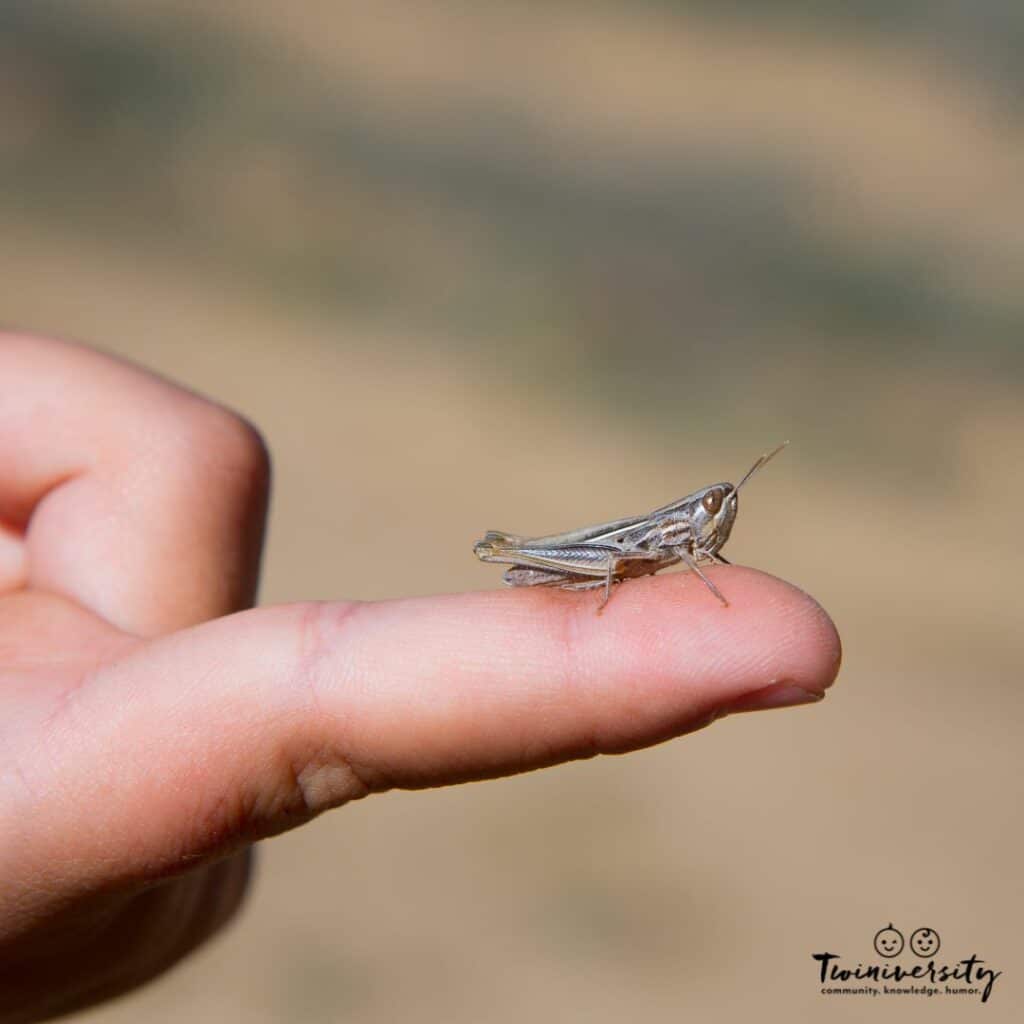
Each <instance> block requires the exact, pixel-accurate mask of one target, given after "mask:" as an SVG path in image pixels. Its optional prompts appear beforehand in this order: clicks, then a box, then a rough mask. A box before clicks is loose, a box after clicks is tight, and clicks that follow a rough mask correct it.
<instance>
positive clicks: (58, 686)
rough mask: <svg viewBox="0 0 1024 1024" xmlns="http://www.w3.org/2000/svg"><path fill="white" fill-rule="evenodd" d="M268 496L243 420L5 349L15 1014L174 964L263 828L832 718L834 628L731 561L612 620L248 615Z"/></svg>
mask: <svg viewBox="0 0 1024 1024" xmlns="http://www.w3.org/2000/svg"><path fill="white" fill-rule="evenodd" d="M339 465H341V466H343V465H344V453H343V452H342V453H339V452H337V450H336V448H334V447H332V449H331V451H330V452H329V453H327V452H325V454H324V472H337V471H338V469H339ZM268 486H269V460H268V456H267V454H266V448H265V446H264V444H263V443H262V441H261V439H260V437H259V435H258V434H257V432H256V431H255V429H254V428H253V427H251V426H250V425H249V424H247V423H246V422H244V421H243V420H241V419H240V418H238V417H237V416H235V415H234V414H232V413H230V412H228V411H226V410H224V409H223V408H221V407H219V406H217V405H214V404H212V403H210V402H208V401H206V400H204V399H202V398H199V397H198V396H196V395H194V394H192V393H190V392H188V391H186V390H184V389H182V388H180V387H178V386H176V385H174V384H172V383H170V382H168V381H166V380H163V379H160V378H157V377H155V376H153V375H151V374H148V373H146V372H145V371H143V370H141V369H139V368H137V367H134V366H131V365H128V364H126V363H123V362H120V361H116V360H114V359H112V358H109V357H107V356H104V355H101V354H99V353H97V352H94V351H92V350H90V349H88V348H85V347H82V346H77V345H70V344H66V343H62V342H58V341H53V340H48V339H42V338H36V337H25V336H14V335H3V334H0V1020H4V1021H5V1022H8V1021H11V1022H15V1021H32V1020H42V1019H46V1018H47V1017H49V1016H52V1015H54V1014H57V1013H60V1012H66V1011H68V1010H70V1009H75V1008H79V1007H83V1006H87V1005H90V1004H92V1003H95V1002H98V1001H100V1000H102V999H105V998H108V997H110V996H113V995H116V994H118V993H121V992H124V991H127V990H129V989H131V988H133V987H135V986H137V985H139V984H140V983H142V982H144V981H146V980H148V979H150V978H152V977H154V976H156V975H157V974H159V973H160V972H162V971H163V970H165V969H166V968H168V967H169V966H170V965H172V964H173V963H175V962H176V961H177V960H179V959H180V958H181V957H182V956H184V955H185V954H186V953H188V952H189V951H190V950H192V949H193V948H195V947H196V946H198V945H199V944H201V943H202V942H203V941H204V940H205V939H206V938H207V937H208V936H210V935H211V934H213V933H214V932H215V931H217V929H218V928H219V927H220V926H221V925H222V924H223V923H224V922H225V921H227V920H229V919H230V918H231V917H232V915H233V914H234V913H235V911H236V910H237V908H238V906H239V904H240V901H241V898H242V895H243V892H244V891H245V888H246V884H247V874H248V872H247V866H248V856H247V850H248V848H249V846H250V845H251V844H252V843H253V842H254V841H255V840H256V839H259V838H262V837H266V836H270V835H274V834H275V833H279V832H282V831H285V830H287V829H291V828H294V827H297V826H300V825H302V824H303V823H305V822H307V821H309V820H310V819H311V818H313V817H315V816H316V815H317V814H319V813H321V812H323V811H325V810H327V809H328V808H332V807H338V806H340V805H343V804H345V803H348V802H349V801H352V800H358V799H361V798H362V797H364V796H366V795H368V794H371V793H378V792H382V791H384V790H387V789H391V788H411V789H418V788H425V787H430V786H438V785H447V784H452V783H458V782H464V781H468V780H470V779H479V778H485V777H495V776H500V775H506V774H512V773H515V772H520V771H524V770H528V769H532V768H540V767H545V766H549V765H554V764H557V763H559V762H562V761H568V760H572V759H575V758H584V757H590V756H593V755H595V754H600V753H622V752H625V751H629V750H634V749H637V748H640V747H644V746H648V745H650V744H653V743H657V742H660V741H662V740H666V739H669V738H670V737H673V736H679V735H682V734H684V733H688V732H692V731H694V730H695V729H698V728H701V727H703V726H705V725H708V724H710V723H711V722H712V721H714V720H715V719H716V718H721V717H724V716H725V715H727V714H729V713H732V712H737V711H751V710H758V709H762V708H769V707H780V706H786V705H791V704H795V703H813V702H815V701H817V700H819V699H820V698H821V696H823V695H824V692H825V690H826V688H827V687H828V686H829V685H830V684H831V683H832V681H833V679H834V678H835V676H836V673H837V671H838V668H839V660H840V646H839V639H838V636H837V633H836V630H835V627H834V626H833V624H832V622H831V621H830V619H829V618H828V616H827V615H826V614H825V612H824V611H823V610H822V609H821V608H820V607H819V606H818V605H817V604H816V603H815V602H814V601H813V600H812V599H811V598H810V597H808V596H807V595H806V594H804V593H803V592H802V591H800V590H798V589H796V588H795V587H793V586H791V585H789V584H787V583H785V582H783V581H781V580H778V579H775V578H773V577H771V576H767V575H764V574H762V573H758V572H755V571H753V570H750V569H744V568H740V567H738V566H715V567H711V568H708V569H706V570H705V571H706V572H707V573H708V575H709V577H711V578H713V579H715V580H717V581H718V583H719V585H721V586H722V588H723V589H727V591H728V594H729V600H730V606H729V607H728V608H724V607H723V606H722V605H721V604H720V603H719V602H718V601H716V600H714V599H713V598H712V597H710V596H709V594H708V591H707V589H706V588H705V587H704V586H703V584H702V583H701V582H700V581H699V580H698V579H695V578H694V577H693V576H692V575H690V574H677V575H670V576H665V577H648V578H644V579H638V580H632V581H629V582H628V583H627V584H625V585H623V586H622V587H621V588H620V589H619V591H618V592H617V596H616V600H615V601H613V602H612V603H611V604H610V605H609V606H608V608H607V609H606V611H605V613H604V614H603V615H602V616H600V617H599V616H596V615H595V614H594V598H593V594H589V593H587V592H583V593H568V592H563V591H552V590H547V589H544V588H537V589H523V590H502V591H493V592H481V593H469V594H450V595H445V596H441V597H433V598H415V599H402V600H394V601H382V602H377V603H353V602H346V601H338V602H319V603H303V604H292V605H287V606H278V607H265V608H259V609H255V610H245V609H247V608H249V607H250V605H251V604H252V602H253V600H254V595H255V588H256V582H257V575H258V566H259V558H260V549H261V545H262V537H263V522H264V516H265V511H266V505H267V494H268ZM470 539H471V538H470ZM338 543H339V544H343V543H344V541H343V539H342V538H340V537H339V541H338ZM458 556H459V557H463V556H464V555H463V552H462V551H461V549H460V551H459V552H458ZM453 557H454V556H453ZM465 557H469V556H468V555H467V556H465ZM481 583H482V584H483V583H484V580H483V578H482V579H481ZM396 585H399V586H400V581H396ZM338 589H339V591H340V592H344V589H345V581H344V580H339V581H338ZM509 651H514V652H515V657H508V656H507V653H508V652H509ZM753 767H754V766H752V768H753ZM637 841H638V842H641V841H643V840H642V837H638V838H637ZM398 969H400V965H398Z"/></svg>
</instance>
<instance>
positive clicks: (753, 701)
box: [719, 683, 825, 717]
mask: <svg viewBox="0 0 1024 1024" xmlns="http://www.w3.org/2000/svg"><path fill="white" fill-rule="evenodd" d="M824 699H825V694H823V693H816V692H815V691H814V690H805V689H804V688H803V687H802V686H797V685H796V684H795V683H772V684H771V686H765V687H763V688H762V689H760V690H754V692H753V693H748V694H746V695H745V696H743V697H740V698H739V699H738V700H734V701H733V702H732V703H730V704H726V705H725V706H724V707H723V708H722V709H721V710H720V712H719V717H721V716H722V715H732V714H736V713H737V712H740V711H767V710H769V709H770V708H792V707H796V706H797V705H798V704H817V703H819V702H820V701H822V700H824Z"/></svg>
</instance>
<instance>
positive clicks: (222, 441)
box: [161, 400, 271, 498]
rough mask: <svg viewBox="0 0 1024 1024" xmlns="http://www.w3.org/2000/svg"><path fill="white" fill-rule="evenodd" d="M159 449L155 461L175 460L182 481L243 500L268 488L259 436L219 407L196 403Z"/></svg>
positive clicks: (265, 453)
mask: <svg viewBox="0 0 1024 1024" xmlns="http://www.w3.org/2000/svg"><path fill="white" fill-rule="evenodd" d="M168 440H169V441H170V443H167V442H168ZM161 448H162V452H161V462H162V463H163V464H164V465H165V466H170V467H173V466H174V465H175V464H176V465H177V469H178V470H179V471H180V474H181V476H182V477H183V478H184V479H185V480H187V481H190V482H203V483H208V484H212V485H213V486H214V487H215V489H216V490H217V491H219V492H220V493H222V494H223V493H233V492H238V493H241V494H244V495H245V496H246V497H247V498H248V497H250V496H253V495H265V494H266V493H267V491H268V490H269V487H270V476H271V460H270V451H269V449H268V447H267V443H266V441H265V440H264V438H263V435H262V434H261V433H260V432H259V430H258V429H257V428H256V427H255V426H254V425H253V424H252V423H251V422H250V421H249V420H247V419H246V418H245V417H243V416H240V415H239V414H237V413H235V412H233V411H231V410H230V409H227V408H225V407H224V406H220V405H215V404H214V403H212V402H206V401H204V400H199V401H197V402H196V403H195V405H194V406H193V408H192V409H190V410H189V411H188V412H187V413H186V414H185V415H184V416H183V417H182V416H179V417H178V418H177V421H176V422H175V424H174V425H173V428H172V431H171V432H170V438H168V437H167V436H165V437H164V440H163V442H162V443H161Z"/></svg>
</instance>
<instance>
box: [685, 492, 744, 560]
mask: <svg viewBox="0 0 1024 1024" xmlns="http://www.w3.org/2000/svg"><path fill="white" fill-rule="evenodd" d="M737 490H739V488H738V487H734V486H733V485H732V484H730V483H720V484H712V485H711V486H710V487H705V488H704V489H703V490H701V491H698V492H697V493H696V494H695V495H694V496H693V497H694V502H693V511H692V513H691V515H692V518H693V522H694V526H695V527H696V531H697V537H698V538H699V540H698V542H697V543H698V546H699V547H700V548H702V549H703V550H705V551H712V552H714V551H717V550H718V549H719V548H720V547H721V546H722V545H723V544H724V543H725V542H726V541H727V540H728V539H729V534H730V533H731V532H732V524H733V523H734V522H735V521H736V513H737V512H738V511H739V505H740V499H739V496H738V495H737V494H736V491H737Z"/></svg>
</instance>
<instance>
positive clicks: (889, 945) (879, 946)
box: [875, 921, 916, 957]
mask: <svg viewBox="0 0 1024 1024" xmlns="http://www.w3.org/2000/svg"><path fill="white" fill-rule="evenodd" d="M915 934H916V933H915ZM875 949H876V950H877V951H878V952H879V953H881V955H882V956H887V957H888V956H896V955H897V954H899V953H900V952H901V951H902V949H903V933H902V932H901V931H900V930H899V929H898V928H893V926H892V921H890V922H889V925H888V927H887V928H883V929H882V930H881V931H880V932H879V933H878V934H877V935H876V936H875Z"/></svg>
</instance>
